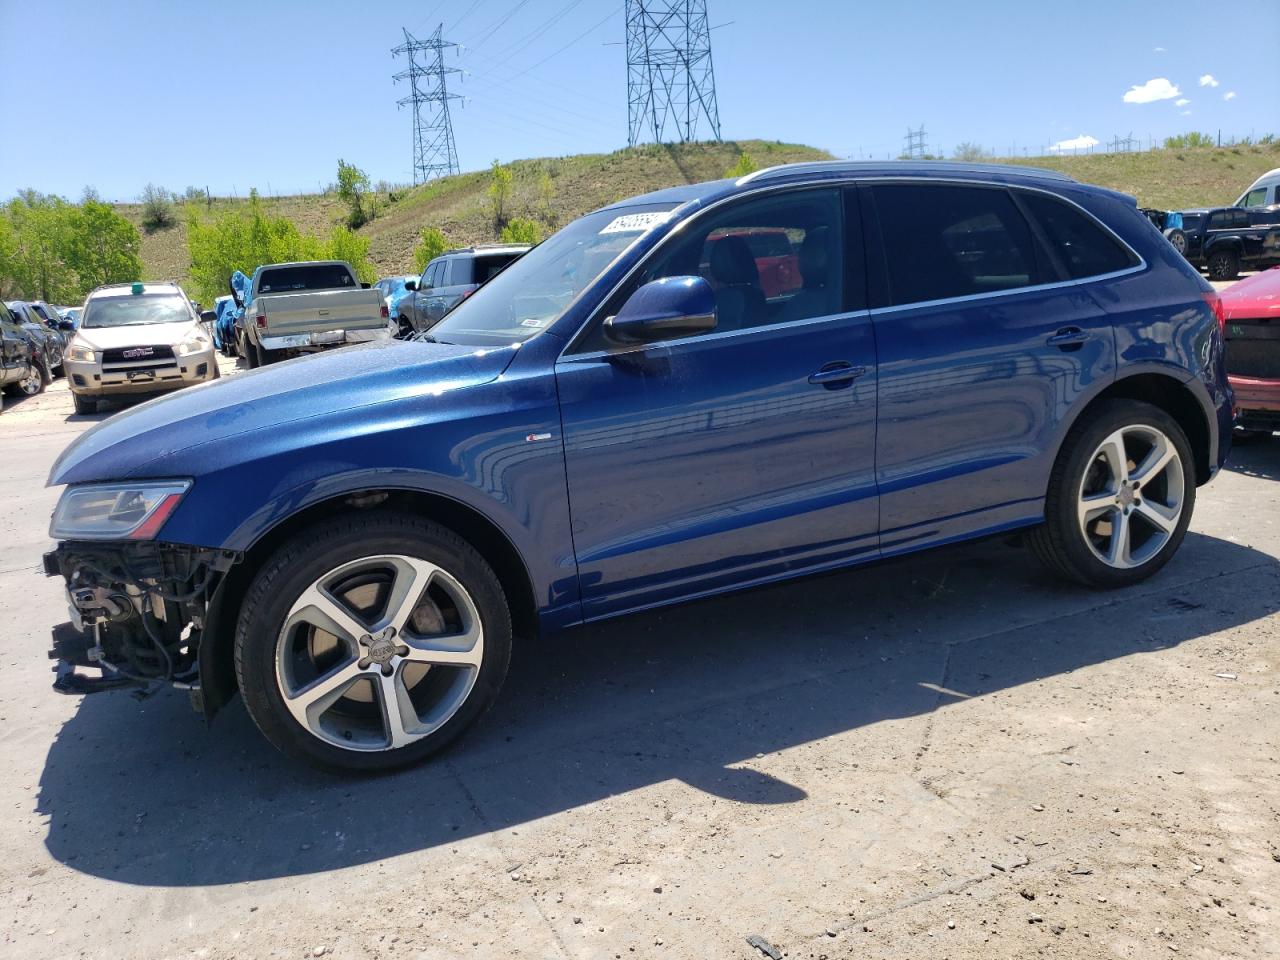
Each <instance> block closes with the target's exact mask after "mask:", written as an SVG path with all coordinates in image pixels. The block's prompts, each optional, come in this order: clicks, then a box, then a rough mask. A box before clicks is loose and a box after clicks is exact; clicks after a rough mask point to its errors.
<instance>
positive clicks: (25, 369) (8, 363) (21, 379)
mask: <svg viewBox="0 0 1280 960" xmlns="http://www.w3.org/2000/svg"><path fill="white" fill-rule="evenodd" d="M51 378H52V374H51V373H50V371H49V367H48V365H47V364H46V363H45V359H44V356H43V354H42V352H41V350H40V347H39V345H38V344H36V343H35V342H34V341H33V340H32V338H31V335H30V334H29V333H28V332H27V331H26V329H25V328H24V327H23V325H22V324H21V323H20V322H19V321H18V320H17V318H16V317H15V316H14V315H13V313H12V312H11V311H10V310H9V308H8V307H7V306H6V305H5V304H3V303H0V388H3V390H4V392H5V393H8V394H11V395H14V396H33V395H35V394H37V393H41V392H43V391H44V388H45V386H46V385H48V383H49V381H50V379H51Z"/></svg>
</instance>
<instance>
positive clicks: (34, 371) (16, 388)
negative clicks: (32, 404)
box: [5, 360, 50, 397]
mask: <svg viewBox="0 0 1280 960" xmlns="http://www.w3.org/2000/svg"><path fill="white" fill-rule="evenodd" d="M49 380H50V377H49V374H48V371H46V370H45V369H44V367H43V366H41V364H40V361H39V360H33V361H32V362H31V363H30V364H29V365H28V366H27V373H26V376H24V377H23V378H22V379H21V380H19V381H18V382H17V383H13V384H10V385H9V386H7V387H5V390H7V391H8V393H9V396H11V397H34V396H35V395H36V394H38V393H44V388H45V386H46V385H47V384H48V383H49Z"/></svg>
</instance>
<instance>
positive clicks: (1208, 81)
mask: <svg viewBox="0 0 1280 960" xmlns="http://www.w3.org/2000/svg"><path fill="white" fill-rule="evenodd" d="M1220 82H1221V81H1219V80H1215V79H1214V78H1213V74H1212V73H1206V74H1205V75H1204V76H1203V77H1201V78H1200V86H1202V87H1216V86H1217V85H1218V84H1219V83H1220Z"/></svg>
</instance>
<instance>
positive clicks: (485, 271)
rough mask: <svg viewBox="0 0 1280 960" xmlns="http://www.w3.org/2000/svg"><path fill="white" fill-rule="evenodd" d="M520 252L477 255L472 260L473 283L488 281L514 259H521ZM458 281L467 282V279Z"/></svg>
mask: <svg viewBox="0 0 1280 960" xmlns="http://www.w3.org/2000/svg"><path fill="white" fill-rule="evenodd" d="M519 256H520V255H519V254H518V253H503V254H498V255H494V256H488V257H476V258H475V260H474V261H473V262H472V277H471V281H470V282H471V283H488V282H489V281H490V280H492V279H493V278H494V277H496V276H497V275H498V274H500V273H501V272H502V271H503V270H505V269H506V268H507V265H508V264H510V263H511V262H512V261H513V260H516V259H519ZM457 282H458V283H466V282H467V281H465V280H459V281H457Z"/></svg>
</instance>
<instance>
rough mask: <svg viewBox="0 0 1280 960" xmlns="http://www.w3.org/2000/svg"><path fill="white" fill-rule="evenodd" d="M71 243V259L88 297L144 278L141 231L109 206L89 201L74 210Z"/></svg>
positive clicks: (96, 201)
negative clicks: (104, 288)
mask: <svg viewBox="0 0 1280 960" xmlns="http://www.w3.org/2000/svg"><path fill="white" fill-rule="evenodd" d="M69 240H70V244H69V253H70V258H69V259H70V261H71V265H72V267H73V268H74V269H75V271H76V274H77V275H78V276H79V278H80V283H81V286H82V287H83V288H84V292H86V293H87V292H88V291H89V290H92V289H93V288H94V287H97V286H101V285H102V284H104V283H124V282H126V281H129V280H137V279H139V278H140V277H141V276H142V257H141V256H140V255H139V251H140V248H141V246H142V238H141V237H140V236H139V234H138V228H137V227H135V226H134V225H133V224H132V223H130V222H129V221H128V220H126V219H125V218H124V217H122V216H120V214H118V213H116V211H115V209H114V208H112V207H111V206H110V205H109V204H106V203H103V202H102V201H100V200H86V201H85V202H84V203H82V204H81V205H80V206H79V207H76V208H73V216H72V220H71V229H70V237H69Z"/></svg>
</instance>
